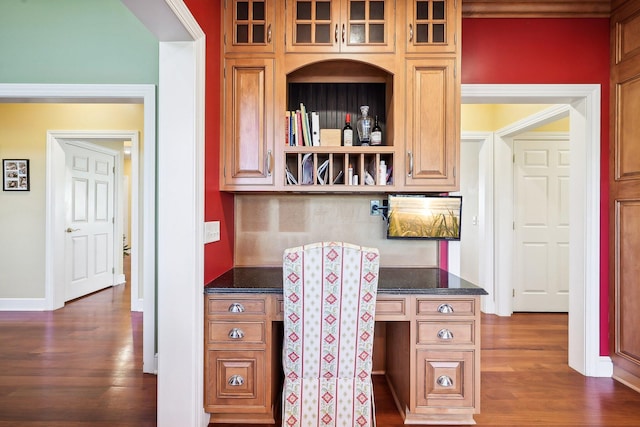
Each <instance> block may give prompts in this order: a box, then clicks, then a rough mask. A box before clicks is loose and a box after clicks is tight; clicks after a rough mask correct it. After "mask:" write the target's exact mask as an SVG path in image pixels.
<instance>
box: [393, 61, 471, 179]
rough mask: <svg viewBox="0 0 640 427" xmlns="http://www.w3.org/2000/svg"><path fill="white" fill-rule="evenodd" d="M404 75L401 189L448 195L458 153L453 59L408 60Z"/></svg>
mask: <svg viewBox="0 0 640 427" xmlns="http://www.w3.org/2000/svg"><path fill="white" fill-rule="evenodd" d="M406 73H407V92H406V106H405V108H406V111H407V115H406V120H407V123H406V141H407V142H406V144H407V145H406V155H407V164H406V172H405V177H404V183H405V186H406V187H414V186H417V187H424V188H431V189H433V190H439V191H451V190H452V189H454V188H456V186H457V183H458V180H457V179H456V172H457V171H456V166H457V164H458V163H459V161H458V159H459V151H460V147H459V144H458V143H457V141H459V126H460V123H459V120H458V117H460V101H459V99H460V98H459V90H458V87H459V85H458V84H456V76H455V59H454V58H442V59H440V58H426V59H408V60H407V66H406ZM453 141H456V142H455V143H454V142H453ZM396 179H398V178H396Z"/></svg>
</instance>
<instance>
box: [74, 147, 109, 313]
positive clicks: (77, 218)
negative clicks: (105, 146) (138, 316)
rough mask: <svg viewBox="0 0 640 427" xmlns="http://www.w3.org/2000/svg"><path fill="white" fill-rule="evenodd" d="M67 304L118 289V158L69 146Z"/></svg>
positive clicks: (88, 149) (84, 148)
mask: <svg viewBox="0 0 640 427" xmlns="http://www.w3.org/2000/svg"><path fill="white" fill-rule="evenodd" d="M64 151H65V155H66V178H65V202H66V203H65V205H66V226H67V228H66V230H65V231H66V233H65V235H66V239H65V264H66V266H65V284H66V296H65V301H69V300H71V299H74V298H78V297H81V296H83V295H87V294H89V293H91V292H95V291H98V290H100V289H103V288H106V287H108V286H112V285H113V284H114V268H113V267H114V266H113V262H114V260H113V248H114V207H113V206H114V164H115V156H114V155H113V154H108V153H106V152H103V151H102V150H100V149H99V148H98V147H96V148H95V149H94V148H87V146H83V145H81V144H75V143H73V142H66V143H65V144H64Z"/></svg>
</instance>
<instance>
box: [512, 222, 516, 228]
mask: <svg viewBox="0 0 640 427" xmlns="http://www.w3.org/2000/svg"><path fill="white" fill-rule="evenodd" d="M513 229H514V230H515V229H516V222H515V221H513Z"/></svg>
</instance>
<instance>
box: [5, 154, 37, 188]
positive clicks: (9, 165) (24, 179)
mask: <svg viewBox="0 0 640 427" xmlns="http://www.w3.org/2000/svg"><path fill="white" fill-rule="evenodd" d="M30 185H31V184H30V179H29V159H2V189H3V190H4V191H29V190H30Z"/></svg>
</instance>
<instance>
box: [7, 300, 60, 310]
mask: <svg viewBox="0 0 640 427" xmlns="http://www.w3.org/2000/svg"><path fill="white" fill-rule="evenodd" d="M48 309H49V308H48V307H47V301H46V299H45V298H0V311H45V310H48Z"/></svg>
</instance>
